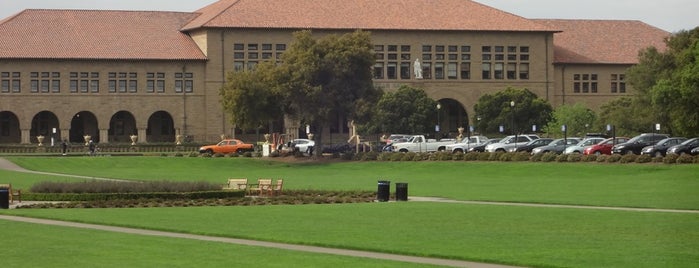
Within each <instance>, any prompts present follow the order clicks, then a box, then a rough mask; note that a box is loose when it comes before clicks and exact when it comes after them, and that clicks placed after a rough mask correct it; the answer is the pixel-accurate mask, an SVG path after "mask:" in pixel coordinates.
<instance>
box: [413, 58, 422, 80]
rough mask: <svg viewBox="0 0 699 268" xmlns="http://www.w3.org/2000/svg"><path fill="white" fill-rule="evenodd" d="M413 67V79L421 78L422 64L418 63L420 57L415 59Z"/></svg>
mask: <svg viewBox="0 0 699 268" xmlns="http://www.w3.org/2000/svg"><path fill="white" fill-rule="evenodd" d="M413 69H414V70H413V71H415V79H422V66H421V65H420V59H415V63H413Z"/></svg>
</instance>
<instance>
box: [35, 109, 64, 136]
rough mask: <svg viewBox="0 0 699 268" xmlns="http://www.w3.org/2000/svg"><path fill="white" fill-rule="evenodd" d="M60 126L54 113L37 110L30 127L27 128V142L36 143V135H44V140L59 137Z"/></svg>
mask: <svg viewBox="0 0 699 268" xmlns="http://www.w3.org/2000/svg"><path fill="white" fill-rule="evenodd" d="M60 131H61V128H60V126H59V124H58V117H56V114H54V113H53V112H49V111H42V112H39V113H38V114H36V115H35V116H34V118H33V119H32V128H31V130H29V136H30V137H31V138H30V139H29V142H31V143H38V140H37V139H36V137H37V136H40V135H41V136H44V138H45V141H48V140H51V138H53V139H54V140H55V139H57V138H60V137H61V132H60Z"/></svg>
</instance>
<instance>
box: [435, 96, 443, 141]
mask: <svg viewBox="0 0 699 268" xmlns="http://www.w3.org/2000/svg"><path fill="white" fill-rule="evenodd" d="M440 109H442V104H440V103H439V102H437V125H435V126H434V131H435V132H436V134H435V139H437V140H439V110H440Z"/></svg>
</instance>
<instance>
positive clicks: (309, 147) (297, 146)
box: [291, 139, 316, 154]
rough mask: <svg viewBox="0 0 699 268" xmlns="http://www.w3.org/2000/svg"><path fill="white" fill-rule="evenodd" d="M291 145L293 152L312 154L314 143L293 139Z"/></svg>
mask: <svg viewBox="0 0 699 268" xmlns="http://www.w3.org/2000/svg"><path fill="white" fill-rule="evenodd" d="M291 144H292V147H293V149H294V151H297V152H302V153H307V154H310V153H312V152H313V147H314V146H315V145H316V142H315V141H313V140H309V139H293V140H291Z"/></svg>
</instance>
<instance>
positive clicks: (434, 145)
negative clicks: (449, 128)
mask: <svg viewBox="0 0 699 268" xmlns="http://www.w3.org/2000/svg"><path fill="white" fill-rule="evenodd" d="M456 142H457V141H456V140H455V139H442V140H439V141H437V140H433V139H428V138H427V137H425V136H424V135H415V136H412V137H410V139H409V140H408V141H407V142H394V143H392V144H391V146H393V151H394V152H401V153H407V152H419V153H425V152H437V151H440V152H441V151H444V150H446V148H447V145H450V144H455V143H456Z"/></svg>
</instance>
